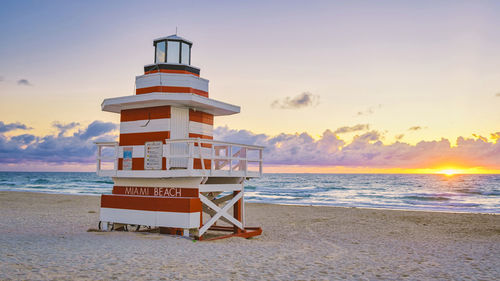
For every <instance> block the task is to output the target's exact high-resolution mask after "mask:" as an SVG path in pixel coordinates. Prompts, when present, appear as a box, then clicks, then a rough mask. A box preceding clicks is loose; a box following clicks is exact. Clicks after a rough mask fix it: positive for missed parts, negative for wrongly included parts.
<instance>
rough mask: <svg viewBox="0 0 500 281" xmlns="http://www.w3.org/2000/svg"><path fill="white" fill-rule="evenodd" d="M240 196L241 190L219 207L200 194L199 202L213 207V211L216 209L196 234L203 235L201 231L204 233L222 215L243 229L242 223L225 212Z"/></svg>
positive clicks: (241, 194)
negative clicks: (213, 214)
mask: <svg viewBox="0 0 500 281" xmlns="http://www.w3.org/2000/svg"><path fill="white" fill-rule="evenodd" d="M242 196H243V192H238V194H236V196H234V198H233V199H231V200H230V201H229V202H227V204H226V205H225V206H224V207H223V208H222V209H221V208H219V206H217V205H215V204H214V203H213V202H212V201H210V199H208V198H207V197H205V196H203V195H202V194H200V200H201V202H202V203H204V204H205V205H207V206H208V207H210V208H211V209H213V210H214V211H216V212H217V213H216V214H215V216H213V217H212V218H211V219H210V220H209V221H208V222H207V223H206V224H204V225H203V227H201V228H200V230H199V232H198V235H199V236H201V235H203V233H205V232H206V231H207V230H208V229H209V228H210V227H211V226H212V225H213V224H214V223H215V222H216V221H217V220H218V219H219V218H220V217H222V216H223V217H224V218H226V219H228V220H229V221H231V223H233V224H234V225H235V226H237V227H238V228H240V229H243V224H242V223H241V222H240V221H238V220H237V219H235V218H234V217H233V216H231V215H229V214H228V213H227V210H229V208H231V207H232V206H233V205H234V204H235V203H236V202H238V200H240V199H241V197H242Z"/></svg>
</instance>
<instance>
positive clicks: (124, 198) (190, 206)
mask: <svg viewBox="0 0 500 281" xmlns="http://www.w3.org/2000/svg"><path fill="white" fill-rule="evenodd" d="M101 208H114V209H128V210H141V211H156V212H178V213H194V212H201V201H200V199H199V198H164V197H151V196H130V195H116V194H110V195H106V194H103V195H101Z"/></svg>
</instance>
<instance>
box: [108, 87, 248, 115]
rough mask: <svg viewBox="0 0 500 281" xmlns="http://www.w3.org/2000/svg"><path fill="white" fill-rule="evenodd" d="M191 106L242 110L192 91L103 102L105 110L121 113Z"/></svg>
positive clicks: (209, 110)
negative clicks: (130, 110) (123, 111)
mask: <svg viewBox="0 0 500 281" xmlns="http://www.w3.org/2000/svg"><path fill="white" fill-rule="evenodd" d="M164 105H170V106H177V107H190V108H195V109H197V110H200V111H203V112H207V113H210V114H213V115H214V116H223V115H231V114H236V113H239V112H240V107H239V106H236V105H232V104H228V103H225V102H221V101H218V100H214V99H210V98H206V97H202V96H200V95H196V94H192V93H149V94H142V95H132V96H124V97H117V98H109V99H105V100H104V101H103V102H102V104H101V109H102V110H103V111H108V112H114V113H120V112H121V111H122V110H125V109H134V108H145V107H153V106H164Z"/></svg>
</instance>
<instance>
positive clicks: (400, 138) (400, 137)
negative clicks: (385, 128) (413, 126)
mask: <svg viewBox="0 0 500 281" xmlns="http://www.w3.org/2000/svg"><path fill="white" fill-rule="evenodd" d="M404 137H405V135H404V134H400V135H397V136H396V140H402V139H403V138H404Z"/></svg>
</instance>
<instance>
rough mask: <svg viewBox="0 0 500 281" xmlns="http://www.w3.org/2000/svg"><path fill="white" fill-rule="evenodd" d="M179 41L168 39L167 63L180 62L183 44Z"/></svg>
mask: <svg viewBox="0 0 500 281" xmlns="http://www.w3.org/2000/svg"><path fill="white" fill-rule="evenodd" d="M180 45H181V44H180V42H178V41H167V63H179V62H180V58H179V55H180V53H181V50H180V48H181V46H180Z"/></svg>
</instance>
